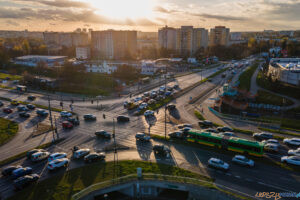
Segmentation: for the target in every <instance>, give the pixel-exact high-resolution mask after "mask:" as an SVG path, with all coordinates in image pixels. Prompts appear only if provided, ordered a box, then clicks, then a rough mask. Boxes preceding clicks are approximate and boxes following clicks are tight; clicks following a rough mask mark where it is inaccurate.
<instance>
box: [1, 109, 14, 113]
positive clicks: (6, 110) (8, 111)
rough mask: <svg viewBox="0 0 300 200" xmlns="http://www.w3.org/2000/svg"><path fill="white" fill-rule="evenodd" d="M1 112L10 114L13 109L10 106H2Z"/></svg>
mask: <svg viewBox="0 0 300 200" xmlns="http://www.w3.org/2000/svg"><path fill="white" fill-rule="evenodd" d="M3 112H4V113H6V114H10V113H12V112H13V110H12V109H11V108H3Z"/></svg>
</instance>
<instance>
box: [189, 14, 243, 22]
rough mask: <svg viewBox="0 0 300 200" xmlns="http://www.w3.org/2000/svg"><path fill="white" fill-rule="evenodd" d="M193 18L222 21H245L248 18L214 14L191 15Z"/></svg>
mask: <svg viewBox="0 0 300 200" xmlns="http://www.w3.org/2000/svg"><path fill="white" fill-rule="evenodd" d="M191 15H193V16H198V17H203V18H208V19H217V20H220V21H245V20H247V18H245V17H235V16H229V15H213V14H205V13H204V14H195V13H193V14H191Z"/></svg>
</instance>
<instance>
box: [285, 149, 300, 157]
mask: <svg viewBox="0 0 300 200" xmlns="http://www.w3.org/2000/svg"><path fill="white" fill-rule="evenodd" d="M288 155H289V156H300V148H298V149H295V150H289V151H288Z"/></svg>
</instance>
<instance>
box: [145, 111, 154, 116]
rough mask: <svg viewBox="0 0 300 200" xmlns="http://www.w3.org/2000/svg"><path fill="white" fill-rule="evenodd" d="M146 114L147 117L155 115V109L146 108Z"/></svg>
mask: <svg viewBox="0 0 300 200" xmlns="http://www.w3.org/2000/svg"><path fill="white" fill-rule="evenodd" d="M144 116H145V117H150V116H154V111H153V110H146V111H145V112H144Z"/></svg>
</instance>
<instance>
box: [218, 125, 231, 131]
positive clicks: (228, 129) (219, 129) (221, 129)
mask: <svg viewBox="0 0 300 200" xmlns="http://www.w3.org/2000/svg"><path fill="white" fill-rule="evenodd" d="M217 130H218V131H219V132H233V129H232V128H230V127H227V126H224V127H218V128H217Z"/></svg>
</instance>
